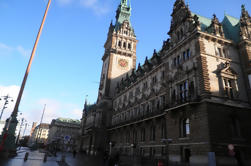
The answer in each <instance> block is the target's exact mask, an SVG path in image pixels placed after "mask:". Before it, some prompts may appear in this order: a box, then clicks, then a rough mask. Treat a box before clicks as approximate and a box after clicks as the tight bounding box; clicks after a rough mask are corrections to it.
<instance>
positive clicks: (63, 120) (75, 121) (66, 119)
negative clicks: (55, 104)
mask: <svg viewBox="0 0 251 166" xmlns="http://www.w3.org/2000/svg"><path fill="white" fill-rule="evenodd" d="M56 121H57V122H63V123H77V124H80V120H75V119H70V118H57V119H56Z"/></svg>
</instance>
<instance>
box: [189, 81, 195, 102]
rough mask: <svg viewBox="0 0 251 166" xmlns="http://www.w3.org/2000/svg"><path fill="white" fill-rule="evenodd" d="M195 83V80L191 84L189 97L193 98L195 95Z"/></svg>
mask: <svg viewBox="0 0 251 166" xmlns="http://www.w3.org/2000/svg"><path fill="white" fill-rule="evenodd" d="M194 90H195V89H194V83H193V81H191V82H190V84H189V97H190V98H193V97H194Z"/></svg>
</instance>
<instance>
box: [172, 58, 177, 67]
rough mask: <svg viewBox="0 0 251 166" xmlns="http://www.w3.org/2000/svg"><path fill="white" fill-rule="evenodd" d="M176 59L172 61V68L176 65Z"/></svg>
mask: <svg viewBox="0 0 251 166" xmlns="http://www.w3.org/2000/svg"><path fill="white" fill-rule="evenodd" d="M176 59H177V58H174V59H173V65H174V66H176V65H177V64H176Z"/></svg>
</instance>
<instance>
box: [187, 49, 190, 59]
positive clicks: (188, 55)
mask: <svg viewBox="0 0 251 166" xmlns="http://www.w3.org/2000/svg"><path fill="white" fill-rule="evenodd" d="M190 56H191V52H190V49H187V59H189V58H190Z"/></svg>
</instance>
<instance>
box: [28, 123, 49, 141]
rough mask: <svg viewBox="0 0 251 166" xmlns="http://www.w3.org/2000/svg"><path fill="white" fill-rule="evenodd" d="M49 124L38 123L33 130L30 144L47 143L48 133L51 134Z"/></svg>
mask: <svg viewBox="0 0 251 166" xmlns="http://www.w3.org/2000/svg"><path fill="white" fill-rule="evenodd" d="M49 125H50V124H47V123H41V124H39V125H37V126H36V127H35V129H34V131H33V132H32V135H31V137H30V140H29V144H37V143H38V144H43V145H46V144H47V140H48V135H49Z"/></svg>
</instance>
